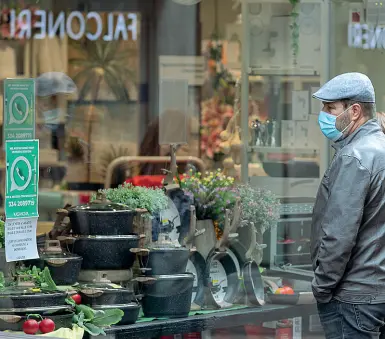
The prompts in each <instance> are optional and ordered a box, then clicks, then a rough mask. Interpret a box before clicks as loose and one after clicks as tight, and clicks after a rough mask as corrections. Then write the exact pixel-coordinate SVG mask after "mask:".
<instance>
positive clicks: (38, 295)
mask: <svg viewBox="0 0 385 339" xmlns="http://www.w3.org/2000/svg"><path fill="white" fill-rule="evenodd" d="M19 279H20V278H19ZM66 297H67V293H66V292H60V291H55V292H51V291H44V290H42V289H39V288H36V287H35V285H34V283H30V282H20V280H19V283H18V286H12V287H6V288H4V289H1V290H0V309H21V308H30V307H33V308H36V307H51V306H63V305H65V299H66Z"/></svg>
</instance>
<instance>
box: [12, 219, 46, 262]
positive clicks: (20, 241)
mask: <svg viewBox="0 0 385 339" xmlns="http://www.w3.org/2000/svg"><path fill="white" fill-rule="evenodd" d="M37 219H38V218H27V219H16V220H15V219H7V220H6V222H5V259H6V261H7V262H10V261H18V260H29V259H36V258H39V254H38V252H37V244H36V226H37Z"/></svg>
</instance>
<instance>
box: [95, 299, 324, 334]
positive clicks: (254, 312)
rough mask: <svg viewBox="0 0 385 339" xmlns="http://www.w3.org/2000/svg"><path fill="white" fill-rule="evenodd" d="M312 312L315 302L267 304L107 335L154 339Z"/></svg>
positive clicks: (156, 322)
mask: <svg viewBox="0 0 385 339" xmlns="http://www.w3.org/2000/svg"><path fill="white" fill-rule="evenodd" d="M312 314H317V306H316V305H315V304H311V305H297V306H288V305H265V306H263V307H254V308H244V309H238V310H230V311H221V312H215V313H210V314H206V315H195V316H191V317H188V318H183V319H167V320H154V321H151V322H142V323H140V322H139V323H136V324H134V325H128V326H117V327H114V328H111V329H107V330H106V334H107V338H116V339H126V338H127V339H128V338H130V339H131V338H153V337H160V336H163V335H171V334H180V333H190V332H202V331H206V330H212V329H219V328H231V327H236V326H243V325H249V324H251V325H261V324H262V323H264V322H269V321H275V320H281V319H287V317H288V316H290V317H292V318H295V317H308V316H309V315H312ZM98 338H99V337H98ZM100 338H102V337H100ZM103 338H106V337H103Z"/></svg>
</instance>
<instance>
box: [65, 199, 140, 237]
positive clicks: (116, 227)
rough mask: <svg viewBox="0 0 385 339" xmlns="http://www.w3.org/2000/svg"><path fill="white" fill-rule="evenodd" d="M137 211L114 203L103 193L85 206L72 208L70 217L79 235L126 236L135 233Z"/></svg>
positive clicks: (74, 230)
mask: <svg viewBox="0 0 385 339" xmlns="http://www.w3.org/2000/svg"><path fill="white" fill-rule="evenodd" d="M134 216H135V211H133V210H130V209H129V208H128V207H127V206H126V205H123V204H117V203H112V202H110V201H109V200H107V199H106V197H105V195H104V194H103V193H98V195H97V199H96V200H94V201H93V202H91V203H88V204H85V205H79V206H74V207H70V208H69V209H68V217H69V218H70V221H71V227H72V231H73V233H74V234H77V235H126V234H131V233H133V221H134Z"/></svg>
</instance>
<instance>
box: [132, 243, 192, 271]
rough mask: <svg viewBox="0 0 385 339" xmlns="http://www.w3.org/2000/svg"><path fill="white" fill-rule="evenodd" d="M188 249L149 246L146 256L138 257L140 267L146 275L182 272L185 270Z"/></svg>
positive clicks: (188, 254) (188, 253)
mask: <svg viewBox="0 0 385 339" xmlns="http://www.w3.org/2000/svg"><path fill="white" fill-rule="evenodd" d="M189 256H190V250H189V249H187V248H185V247H165V248H151V249H150V252H149V253H148V255H146V256H141V257H139V258H140V259H139V262H140V267H141V268H146V269H147V270H145V274H146V275H168V274H182V273H185V272H186V267H187V261H188V258H189Z"/></svg>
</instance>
